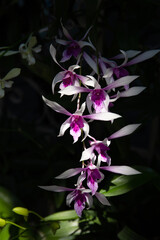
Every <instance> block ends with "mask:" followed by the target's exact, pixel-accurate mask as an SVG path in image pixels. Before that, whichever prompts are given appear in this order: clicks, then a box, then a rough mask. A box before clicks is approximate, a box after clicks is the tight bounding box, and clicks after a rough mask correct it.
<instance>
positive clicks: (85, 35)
mask: <svg viewBox="0 0 160 240" xmlns="http://www.w3.org/2000/svg"><path fill="white" fill-rule="evenodd" d="M92 27H93V26H91V27H89V29H88V30H87V32H86V33H85V34H84V36H83V37H82V38H81V40H83V39H85V38H86V37H87V35H88V33H89V31H90V30H91V28H92Z"/></svg>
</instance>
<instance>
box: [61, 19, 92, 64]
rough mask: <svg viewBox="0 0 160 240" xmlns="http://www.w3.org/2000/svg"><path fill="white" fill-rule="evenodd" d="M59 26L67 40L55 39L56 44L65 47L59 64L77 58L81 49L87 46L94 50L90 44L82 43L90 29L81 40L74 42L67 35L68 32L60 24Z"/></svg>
mask: <svg viewBox="0 0 160 240" xmlns="http://www.w3.org/2000/svg"><path fill="white" fill-rule="evenodd" d="M61 25H62V30H63V33H64V36H65V37H66V38H67V40H62V39H56V42H57V43H59V44H61V45H64V46H66V47H67V49H66V50H64V52H63V57H62V59H61V62H65V61H68V60H69V59H70V58H71V57H72V56H73V57H75V58H77V57H78V56H79V54H80V53H81V51H82V48H83V47H85V46H89V47H91V48H93V49H94V50H95V47H94V46H93V44H92V43H91V42H86V41H84V39H85V38H86V36H87V35H88V33H89V31H90V29H91V28H92V27H90V28H89V29H88V31H87V32H86V33H85V35H84V36H83V37H82V38H81V40H79V41H76V40H74V39H73V38H72V37H71V35H70V34H69V32H68V31H67V29H66V28H65V27H64V26H63V24H62V23H61Z"/></svg>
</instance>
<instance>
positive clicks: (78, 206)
mask: <svg viewBox="0 0 160 240" xmlns="http://www.w3.org/2000/svg"><path fill="white" fill-rule="evenodd" d="M40 188H42V189H45V190H48V191H54V192H65V191H68V192H71V193H69V194H68V195H67V197H66V204H67V205H68V206H70V204H71V203H72V202H73V201H74V209H75V211H76V213H77V215H78V216H79V217H81V216H82V211H83V210H84V208H85V206H86V204H87V205H88V208H90V207H91V206H92V204H93V198H92V196H91V195H90V193H91V190H90V189H85V188H84V187H83V186H82V184H80V185H77V187H76V189H73V188H66V187H61V186H56V185H53V186H40ZM95 196H96V197H97V199H98V200H99V201H100V202H101V203H102V204H103V205H108V206H110V203H109V202H108V200H107V198H106V197H105V196H104V195H103V194H101V193H98V192H97V193H96V194H95Z"/></svg>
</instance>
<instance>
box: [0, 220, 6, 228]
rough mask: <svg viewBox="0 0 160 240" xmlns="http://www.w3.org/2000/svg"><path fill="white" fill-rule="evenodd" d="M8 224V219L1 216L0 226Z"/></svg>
mask: <svg viewBox="0 0 160 240" xmlns="http://www.w3.org/2000/svg"><path fill="white" fill-rule="evenodd" d="M5 225H6V220H4V219H3V218H0V227H4V226H5Z"/></svg>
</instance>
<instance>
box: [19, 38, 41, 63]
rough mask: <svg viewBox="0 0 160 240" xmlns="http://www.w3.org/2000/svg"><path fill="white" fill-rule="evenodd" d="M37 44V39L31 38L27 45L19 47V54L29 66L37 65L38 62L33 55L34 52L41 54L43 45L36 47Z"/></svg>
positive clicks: (23, 44)
mask: <svg viewBox="0 0 160 240" xmlns="http://www.w3.org/2000/svg"><path fill="white" fill-rule="evenodd" d="M36 44H37V39H36V37H33V36H31V37H29V39H28V40H27V42H26V43H22V44H21V45H20V46H19V52H20V54H21V56H22V58H23V59H26V60H27V62H28V65H33V64H35V62H36V60H35V58H34V56H33V54H32V52H35V53H39V52H40V51H41V47H42V46H41V45H38V46H36V47H34V46H35V45H36Z"/></svg>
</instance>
